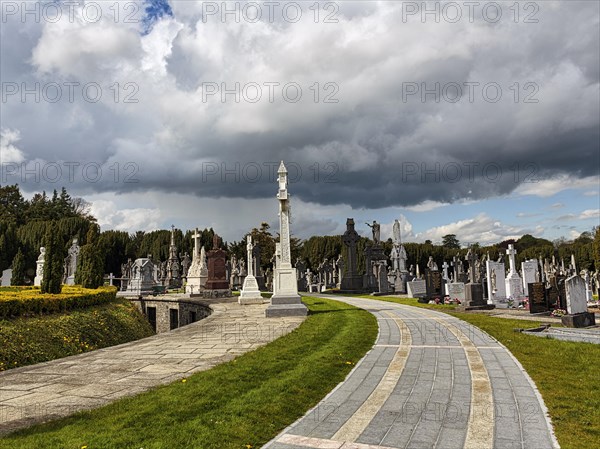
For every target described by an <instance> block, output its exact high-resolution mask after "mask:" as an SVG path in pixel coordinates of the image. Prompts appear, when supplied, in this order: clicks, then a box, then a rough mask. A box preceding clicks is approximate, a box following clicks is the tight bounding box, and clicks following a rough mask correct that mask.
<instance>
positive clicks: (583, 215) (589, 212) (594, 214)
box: [578, 209, 600, 220]
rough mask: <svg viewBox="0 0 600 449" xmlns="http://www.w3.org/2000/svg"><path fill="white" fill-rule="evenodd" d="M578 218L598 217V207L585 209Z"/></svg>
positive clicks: (599, 211) (599, 212)
mask: <svg viewBox="0 0 600 449" xmlns="http://www.w3.org/2000/svg"><path fill="white" fill-rule="evenodd" d="M578 218H579V219H580V220H587V219H588V218H600V209H587V210H584V211H583V212H581V213H580V214H579V217H578Z"/></svg>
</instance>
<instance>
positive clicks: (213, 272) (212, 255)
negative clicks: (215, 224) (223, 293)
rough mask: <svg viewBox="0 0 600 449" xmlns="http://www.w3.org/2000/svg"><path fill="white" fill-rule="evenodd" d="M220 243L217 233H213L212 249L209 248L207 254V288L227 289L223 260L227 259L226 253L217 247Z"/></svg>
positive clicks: (225, 269)
mask: <svg viewBox="0 0 600 449" xmlns="http://www.w3.org/2000/svg"><path fill="white" fill-rule="evenodd" d="M220 243H221V239H220V237H219V236H218V235H217V234H215V235H214V236H213V249H211V250H210V251H209V252H208V254H207V259H208V280H207V281H206V289H207V290H229V282H228V281H227V268H226V266H225V261H226V260H227V253H226V252H225V251H224V250H222V249H220V248H219V245H220Z"/></svg>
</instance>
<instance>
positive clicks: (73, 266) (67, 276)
mask: <svg viewBox="0 0 600 449" xmlns="http://www.w3.org/2000/svg"><path fill="white" fill-rule="evenodd" d="M80 251H81V248H80V246H79V243H78V239H77V237H75V238H73V240H72V243H71V246H70V247H69V250H68V251H67V256H66V257H65V261H64V268H63V278H62V283H63V284H65V285H75V274H76V272H77V263H78V261H79V253H80ZM45 260H46V248H45V247H43V246H42V247H41V248H40V254H39V256H38V258H37V261H36V270H35V277H34V279H33V285H34V286H36V287H39V286H40V285H42V279H43V277H44V264H45ZM11 276H12V270H11V269H7V270H4V271H3V272H2V282H1V285H2V286H3V287H4V286H8V285H10V279H11ZM29 282H31V281H29Z"/></svg>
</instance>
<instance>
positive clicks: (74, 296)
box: [0, 285, 117, 319]
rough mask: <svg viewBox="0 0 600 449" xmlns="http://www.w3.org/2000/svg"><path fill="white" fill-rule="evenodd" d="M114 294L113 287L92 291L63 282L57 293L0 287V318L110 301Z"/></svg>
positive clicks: (79, 307)
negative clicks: (63, 284)
mask: <svg viewBox="0 0 600 449" xmlns="http://www.w3.org/2000/svg"><path fill="white" fill-rule="evenodd" d="M116 296H117V288H116V287H99V288H98V289H93V290H92V289H87V288H82V287H79V286H67V285H65V286H63V289H62V292H61V293H59V294H49V293H48V294H43V293H41V292H40V289H39V287H35V288H32V287H7V288H0V319H7V318H16V317H19V316H26V315H40V314H42V315H45V314H50V313H60V312H66V311H68V310H76V309H82V308H85V307H89V306H95V305H100V304H105V303H108V302H112V301H114V300H115V299H116Z"/></svg>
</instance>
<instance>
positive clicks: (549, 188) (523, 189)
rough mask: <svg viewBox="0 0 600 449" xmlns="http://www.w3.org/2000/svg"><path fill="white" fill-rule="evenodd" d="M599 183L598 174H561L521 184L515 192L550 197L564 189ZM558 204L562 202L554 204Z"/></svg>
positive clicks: (587, 187) (587, 186)
mask: <svg viewBox="0 0 600 449" xmlns="http://www.w3.org/2000/svg"><path fill="white" fill-rule="evenodd" d="M598 185H600V177H598V176H588V177H586V178H576V177H574V176H568V175H560V176H556V177H555V178H552V179H544V180H541V181H539V182H531V183H524V184H521V185H520V186H519V187H517V189H516V190H515V194H518V195H535V196H539V197H542V198H548V197H551V196H553V195H556V194H557V193H559V192H562V191H564V190H570V189H589V188H590V187H597V186H598ZM558 204H560V203H557V204H556V205H554V206H556V207H558ZM554 206H553V207H554Z"/></svg>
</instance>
